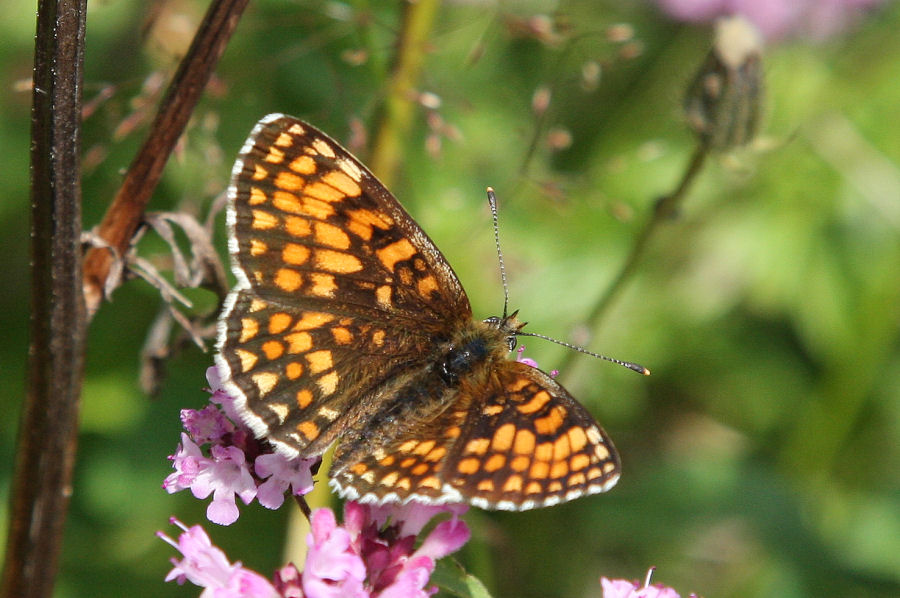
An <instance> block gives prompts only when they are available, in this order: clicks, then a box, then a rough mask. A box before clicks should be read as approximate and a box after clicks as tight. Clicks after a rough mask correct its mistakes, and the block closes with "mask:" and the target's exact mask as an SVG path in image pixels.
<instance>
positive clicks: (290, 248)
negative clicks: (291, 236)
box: [281, 243, 309, 266]
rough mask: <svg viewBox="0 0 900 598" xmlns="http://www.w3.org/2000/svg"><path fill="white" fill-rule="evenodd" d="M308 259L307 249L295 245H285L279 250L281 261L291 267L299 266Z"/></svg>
mask: <svg viewBox="0 0 900 598" xmlns="http://www.w3.org/2000/svg"><path fill="white" fill-rule="evenodd" d="M308 259H309V248H308V247H304V246H303V245H298V244H296V243H285V245H284V249H282V250H281V260H282V261H283V262H284V263H286V264H291V265H292V266H300V265H302V264H305V263H306V260H308Z"/></svg>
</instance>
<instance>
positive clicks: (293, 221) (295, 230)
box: [284, 216, 312, 238]
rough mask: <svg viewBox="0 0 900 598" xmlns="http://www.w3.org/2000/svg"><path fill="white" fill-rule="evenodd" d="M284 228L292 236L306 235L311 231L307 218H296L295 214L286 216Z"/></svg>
mask: <svg viewBox="0 0 900 598" xmlns="http://www.w3.org/2000/svg"><path fill="white" fill-rule="evenodd" d="M284 229H285V230H286V231H287V232H288V234H289V235H291V236H292V237H298V238H300V237H308V236H309V233H311V232H312V228H311V227H310V225H309V220H307V219H306V218H298V217H297V216H286V217H285V219H284Z"/></svg>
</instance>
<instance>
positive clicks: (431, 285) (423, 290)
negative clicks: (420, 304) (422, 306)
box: [418, 275, 440, 300]
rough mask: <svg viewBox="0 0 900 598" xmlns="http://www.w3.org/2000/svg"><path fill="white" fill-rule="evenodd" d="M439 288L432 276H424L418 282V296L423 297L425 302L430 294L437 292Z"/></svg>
mask: <svg viewBox="0 0 900 598" xmlns="http://www.w3.org/2000/svg"><path fill="white" fill-rule="evenodd" d="M439 290H440V287H439V286H438V283H437V280H435V278H434V276H430V275H429V276H426V277H425V278H423V279H422V280H420V281H419V284H418V291H419V295H421V296H422V297H424V298H425V299H426V300H427V299H429V298H430V297H431V294H432V293H433V292H435V291H439Z"/></svg>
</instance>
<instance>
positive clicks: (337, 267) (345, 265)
mask: <svg viewBox="0 0 900 598" xmlns="http://www.w3.org/2000/svg"><path fill="white" fill-rule="evenodd" d="M316 267H317V268H320V269H322V270H328V271H329V272H336V273H337V274H352V273H353V272H359V271H360V270H362V269H363V265H362V262H361V261H359V258H358V257H356V256H355V255H351V254H349V253H344V252H342V251H332V250H330V249H317V250H316Z"/></svg>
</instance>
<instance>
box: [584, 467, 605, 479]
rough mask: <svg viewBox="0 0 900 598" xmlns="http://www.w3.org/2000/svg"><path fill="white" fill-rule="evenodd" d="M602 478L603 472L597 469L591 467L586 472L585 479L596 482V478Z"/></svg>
mask: <svg viewBox="0 0 900 598" xmlns="http://www.w3.org/2000/svg"><path fill="white" fill-rule="evenodd" d="M602 477H603V470H602V469H600V468H599V467H592V468H590V469H589V470H588V472H587V479H589V480H596V479H597V478H602Z"/></svg>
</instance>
